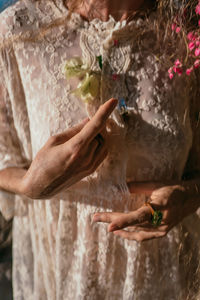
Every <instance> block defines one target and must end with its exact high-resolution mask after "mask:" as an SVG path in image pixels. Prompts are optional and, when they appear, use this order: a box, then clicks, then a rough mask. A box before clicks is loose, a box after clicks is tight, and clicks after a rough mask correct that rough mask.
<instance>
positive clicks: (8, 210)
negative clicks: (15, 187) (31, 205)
mask: <svg viewBox="0 0 200 300" xmlns="http://www.w3.org/2000/svg"><path fill="white" fill-rule="evenodd" d="M30 156H31V149H30V136H29V126H28V117H27V110H26V104H25V97H24V93H23V89H22V83H21V80H20V76H19V71H18V68H17V63H16V58H15V55H14V51H13V50H12V49H9V51H8V50H5V49H3V50H2V49H1V50H0V170H3V169H5V168H9V167H19V168H27V167H28V166H29V165H30ZM15 197H16V195H15V194H13V193H10V192H7V191H4V190H1V189H0V211H1V213H2V214H3V216H4V217H5V218H6V219H10V218H12V217H13V215H14V211H15Z"/></svg>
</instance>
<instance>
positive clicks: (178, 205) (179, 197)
mask: <svg viewBox="0 0 200 300" xmlns="http://www.w3.org/2000/svg"><path fill="white" fill-rule="evenodd" d="M133 186H134V184H132V186H131V191H132V192H133V191H134V192H135V193H142V194H146V195H150V201H149V202H150V203H151V206H152V207H153V209H154V210H159V211H161V212H162V215H163V218H162V223H161V225H160V226H156V227H155V226H154V225H152V224H151V214H152V212H151V209H150V208H149V206H146V205H143V206H141V207H140V208H139V209H137V210H135V211H132V212H129V213H118V212H103V213H96V214H95V215H94V216H93V221H94V222H106V223H109V226H108V231H109V232H113V233H114V234H115V235H119V236H121V237H122V238H125V239H129V240H136V241H138V242H141V241H145V240H150V239H154V238H159V237H163V236H165V235H166V234H167V233H168V231H169V230H170V229H171V228H172V227H174V226H175V225H177V224H178V223H179V222H180V221H182V220H183V219H184V218H185V217H187V216H188V215H190V214H191V213H193V212H195V211H196V210H197V208H198V206H199V205H200V203H199V200H198V201H197V198H196V196H197V195H196V196H194V195H193V196H192V194H190V193H189V192H188V191H189V190H188V189H187V188H186V187H184V186H183V185H169V186H163V187H161V186H162V184H158V183H156V184H155V183H152V184H151V183H147V184H144V183H142V184H136V186H135V188H134V187H133ZM157 187H158V188H157ZM198 199H199V198H198ZM125 228H127V229H128V230H129V231H127V230H123V229H125Z"/></svg>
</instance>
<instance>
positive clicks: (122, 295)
mask: <svg viewBox="0 0 200 300" xmlns="http://www.w3.org/2000/svg"><path fill="white" fill-rule="evenodd" d="M66 15H67V10H66V8H65V6H64V5H63V3H62V1H61V0H56V1H54V2H53V1H49V0H42V1H39V2H36V1H34V0H26V1H19V3H17V4H15V5H14V6H12V7H10V8H8V9H7V10H6V11H4V12H3V13H2V14H1V15H0V35H1V42H3V47H1V60H0V85H1V89H0V91H1V97H0V108H1V110H0V118H1V123H0V169H4V168H7V167H13V166H16V167H26V166H29V165H30V163H31V161H32V160H33V159H34V157H35V155H36V154H37V152H38V151H39V150H40V149H41V147H42V146H43V145H44V144H45V142H46V141H47V139H48V138H49V137H50V136H51V135H54V134H56V133H60V132H62V131H64V130H66V129H67V128H69V127H71V126H73V125H75V124H77V123H78V122H79V121H80V120H82V119H83V118H85V117H86V116H87V115H90V116H91V115H93V114H94V112H95V111H96V110H97V108H98V106H99V105H100V104H101V103H103V102H105V101H106V100H107V99H109V98H110V97H117V98H124V99H126V102H127V105H128V110H129V119H128V120H125V121H124V120H123V119H122V118H121V117H120V115H119V112H118V110H117V109H116V110H115V112H114V113H113V114H112V117H111V119H110V121H109V133H110V140H109V156H108V158H107V159H106V160H105V161H104V162H103V164H102V165H101V166H100V167H99V168H98V170H97V171H96V172H95V173H94V174H92V175H91V176H89V177H87V178H85V179H83V180H82V181H81V182H79V183H77V184H76V185H74V186H72V187H71V188H69V189H68V190H63V191H62V192H60V193H59V194H57V195H56V196H55V197H53V198H52V199H49V200H31V199H28V198H26V197H22V196H19V195H14V194H11V193H8V192H5V191H3V190H2V191H1V192H0V207H1V211H2V212H3V214H4V216H6V217H7V219H9V218H11V217H12V216H13V215H14V224H13V258H14V265H13V287H14V299H16V300H22V299H24V300H30V299H32V300H39V299H41V300H45V299H48V300H56V299H57V300H62V299H63V300H64V299H65V300H71V299H74V300H79V299H93V300H95V299H102V300H105V299H107V300H112V299H113V300H119V299H120V300H121V299H123V300H130V299H134V300H146V299H148V300H149V299H153V300H156V299H158V300H161V299H162V300H173V299H182V300H183V299H186V294H187V295H188V291H187V289H188V287H190V283H191V282H192V281H193V279H194V278H193V277H192V274H194V272H195V270H196V269H195V268H196V267H197V265H196V261H195V260H194V259H195V258H197V257H198V255H199V248H198V243H199V233H200V225H199V224H200V220H199V218H198V216H197V215H193V216H191V217H190V218H188V219H187V220H186V221H185V223H183V224H182V226H181V225H180V226H177V227H176V228H174V229H173V230H172V231H171V232H170V233H169V234H168V235H167V236H166V237H165V238H162V239H158V240H153V241H148V242H145V243H137V242H135V241H128V240H123V239H121V238H119V237H117V236H114V235H113V234H110V233H107V225H106V224H92V222H91V216H92V214H93V213H94V212H97V211H129V210H133V209H135V208H136V207H137V206H138V205H142V203H143V202H144V201H145V196H144V195H132V196H130V194H129V192H128V189H127V185H126V182H127V180H133V181H162V180H169V179H172V180H176V179H180V178H181V176H182V173H183V170H184V167H185V164H186V161H187V158H188V153H189V150H190V148H191V146H192V141H193V134H192V130H191V126H190V119H189V100H188V99H189V97H188V93H189V89H188V88H187V86H188V85H187V84H185V82H184V79H182V78H181V77H180V78H176V79H175V80H174V81H170V80H169V79H168V76H167V70H165V69H162V70H161V68H160V65H159V62H158V60H157V58H156V54H157V49H155V48H156V47H155V44H156V43H155V38H156V37H155V35H154V32H153V31H152V32H151V34H148V35H146V37H145V36H144V39H143V41H142V43H141V44H138V43H137V33H138V30H139V28H142V26H145V24H144V21H143V20H142V19H137V20H134V21H131V22H130V23H128V24H127V23H126V22H122V23H118V22H116V21H115V20H114V19H113V18H112V17H110V19H109V20H108V21H107V22H102V21H100V20H98V19H95V20H93V21H91V22H90V23H88V22H86V21H84V20H83V19H82V18H81V17H80V16H79V15H77V14H72V16H71V19H70V21H69V22H66V24H62V25H58V26H56V27H53V28H52V29H51V30H49V31H48V32H47V33H46V34H45V36H44V37H43V38H40V37H37V38H35V39H36V41H31V37H33V35H34V33H35V32H37V30H38V28H41V27H42V26H43V25H45V24H48V23H50V22H51V21H53V20H55V19H58V18H63V17H65V16H66ZM155 15H156V14H154V16H152V19H153V18H155ZM152 22H153V21H152ZM24 34H26V35H27V38H28V39H29V41H24V40H22V41H19V40H18V41H17V42H14V41H13V43H7V42H6V40H8V39H13V40H15V37H16V36H20V35H23V36H24ZM116 41H117V42H116ZM99 55H101V56H102V58H103V68H102V70H100V69H99V65H98V62H97V59H96V56H99ZM74 56H79V57H81V58H82V59H83V61H84V62H85V63H87V65H88V66H90V68H91V69H92V70H96V71H98V72H100V73H101V81H100V92H99V96H98V99H96V100H95V101H94V103H93V104H92V105H85V104H84V103H83V102H82V101H81V100H80V99H79V98H77V97H76V96H74V95H73V94H71V93H70V92H71V91H72V90H73V89H74V88H75V87H76V86H77V82H76V81H74V80H72V81H70V82H69V81H67V80H66V78H65V75H64V74H63V66H64V65H65V62H66V60H67V59H70V58H72V57H74ZM115 74H117V75H118V76H116V75H115ZM113 75H114V76H113ZM191 229H192V230H191ZM188 234H189V239H185V237H186V235H187V236H188ZM183 237H184V238H183ZM183 240H184V241H185V242H183ZM186 242H187V245H186V246H187V247H186V246H185V244H186ZM182 248H183V249H185V250H184V251H188V252H187V253H190V251H189V250H190V249H192V250H193V254H194V255H193V256H192V257H190V259H189V263H188V264H186V266H185V264H184V261H183V260H184V258H185V257H186V256H184V255H185V254H184V251H181V249H182ZM182 252H183V254H181V253H182ZM187 253H186V254H187ZM188 255H189V254H188ZM193 267H195V268H193ZM190 299H191V298H190Z"/></svg>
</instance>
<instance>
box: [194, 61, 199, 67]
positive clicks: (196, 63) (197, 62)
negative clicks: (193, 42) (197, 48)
mask: <svg viewBox="0 0 200 300" xmlns="http://www.w3.org/2000/svg"><path fill="white" fill-rule="evenodd" d="M199 66H200V59H196V60H195V62H194V67H195V68H198V67H199Z"/></svg>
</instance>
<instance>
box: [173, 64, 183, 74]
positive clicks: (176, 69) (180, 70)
mask: <svg viewBox="0 0 200 300" xmlns="http://www.w3.org/2000/svg"><path fill="white" fill-rule="evenodd" d="M173 70H174V72H175V73H178V75H179V76H180V75H182V73H183V70H182V68H180V67H175V66H174V67H173Z"/></svg>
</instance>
